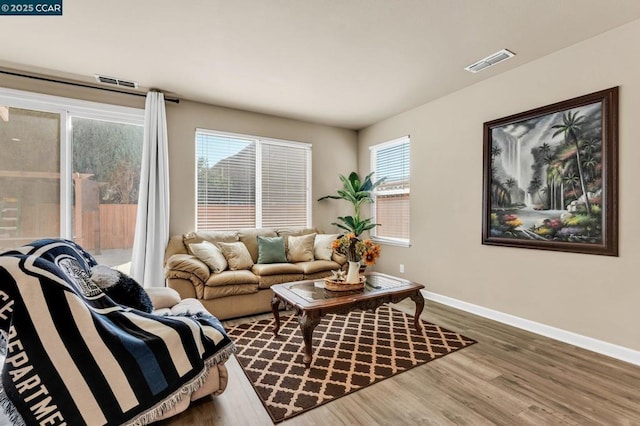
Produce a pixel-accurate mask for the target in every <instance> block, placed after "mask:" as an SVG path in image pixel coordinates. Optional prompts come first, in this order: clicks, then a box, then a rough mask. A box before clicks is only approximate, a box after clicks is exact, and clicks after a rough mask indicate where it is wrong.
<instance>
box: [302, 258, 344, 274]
mask: <svg viewBox="0 0 640 426" xmlns="http://www.w3.org/2000/svg"><path fill="white" fill-rule="evenodd" d="M296 265H297V266H299V267H300V268H301V269H302V271H303V272H304V274H305V275H309V274H315V273H317V272H324V271H335V270H337V269H340V264H339V263H336V262H334V261H332V260H314V261H313V262H299V263H296Z"/></svg>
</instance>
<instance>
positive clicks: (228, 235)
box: [182, 231, 239, 254]
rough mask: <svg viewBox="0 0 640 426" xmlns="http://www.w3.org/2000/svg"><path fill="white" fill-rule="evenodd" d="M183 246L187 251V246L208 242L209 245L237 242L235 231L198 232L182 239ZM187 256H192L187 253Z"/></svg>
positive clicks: (185, 235)
mask: <svg viewBox="0 0 640 426" xmlns="http://www.w3.org/2000/svg"><path fill="white" fill-rule="evenodd" d="M182 239H183V241H184V245H185V247H186V248H187V251H189V244H196V243H201V242H203V241H209V242H210V243H219V242H220V243H233V242H234V241H239V239H238V233H237V232H236V231H198V232H189V233H188V234H184V236H183V237H182ZM189 254H193V253H192V252H191V251H189Z"/></svg>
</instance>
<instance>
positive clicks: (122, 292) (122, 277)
mask: <svg viewBox="0 0 640 426" xmlns="http://www.w3.org/2000/svg"><path fill="white" fill-rule="evenodd" d="M91 281H93V282H94V283H95V285H97V286H98V287H100V289H101V290H102V292H103V293H105V294H106V295H107V296H109V297H110V298H111V300H113V301H114V302H116V303H117V304H119V305H124V306H128V307H130V308H133V309H137V310H139V311H143V312H147V313H150V312H151V311H153V303H151V299H150V298H149V295H148V294H147V292H146V291H144V288H142V286H141V285H140V284H138V283H137V282H136V280H134V279H133V278H131V277H130V276H128V275H126V274H124V273H122V272H120V271H118V270H116V269H113V268H111V267H109V266H107V265H96V266H94V267H93V268H91Z"/></svg>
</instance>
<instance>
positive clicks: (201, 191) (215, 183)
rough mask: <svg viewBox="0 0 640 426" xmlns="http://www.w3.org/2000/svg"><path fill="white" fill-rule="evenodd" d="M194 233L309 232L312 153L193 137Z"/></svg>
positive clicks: (253, 141) (217, 136) (254, 141)
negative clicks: (287, 228) (246, 230)
mask: <svg viewBox="0 0 640 426" xmlns="http://www.w3.org/2000/svg"><path fill="white" fill-rule="evenodd" d="M196 157H197V176H198V177H197V189H196V190H197V203H198V205H197V218H196V228H197V229H198V230H215V229H240V228H252V227H285V226H310V222H311V217H310V216H311V215H310V205H311V203H310V202H311V200H310V190H309V188H310V166H311V147H310V145H307V144H300V143H295V142H284V141H273V140H267V139H261V138H258V137H252V136H242V135H234V134H226V133H217V132H211V131H206V130H197V131H196Z"/></svg>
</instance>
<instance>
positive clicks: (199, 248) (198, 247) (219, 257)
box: [189, 240, 227, 274]
mask: <svg viewBox="0 0 640 426" xmlns="http://www.w3.org/2000/svg"><path fill="white" fill-rule="evenodd" d="M189 250H190V251H191V252H192V253H193V254H194V255H195V256H196V257H197V258H198V259H200V260H202V261H203V262H204V263H205V264H206V265H207V266H208V267H209V269H211V271H212V272H213V273H216V274H217V273H220V272H222V271H224V270H225V269H227V259H226V258H225V257H224V255H223V254H222V251H220V249H219V248H218V246H216V245H215V244H213V243H210V242H209V241H206V240H205V241H203V242H201V243H193V244H189Z"/></svg>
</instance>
